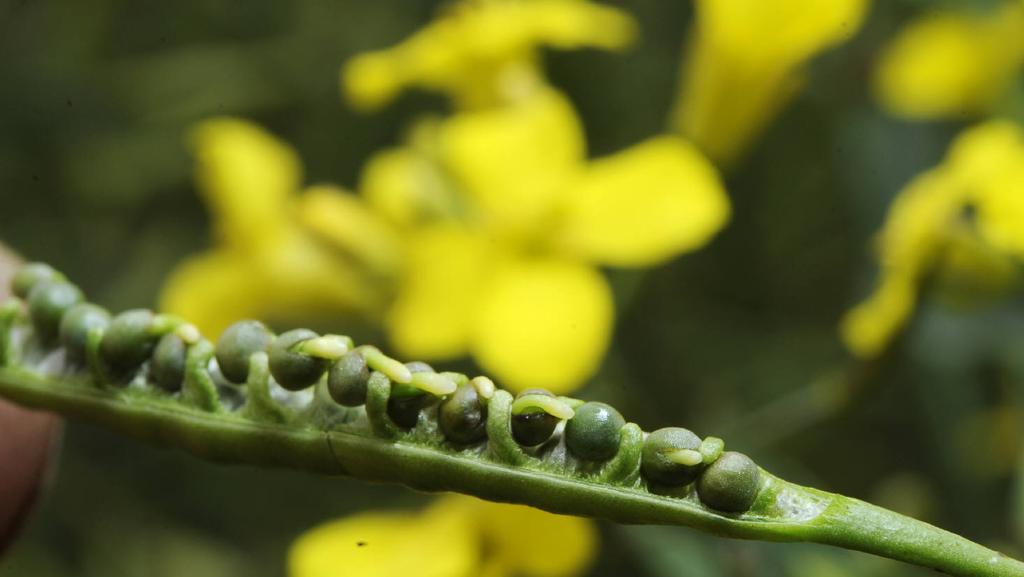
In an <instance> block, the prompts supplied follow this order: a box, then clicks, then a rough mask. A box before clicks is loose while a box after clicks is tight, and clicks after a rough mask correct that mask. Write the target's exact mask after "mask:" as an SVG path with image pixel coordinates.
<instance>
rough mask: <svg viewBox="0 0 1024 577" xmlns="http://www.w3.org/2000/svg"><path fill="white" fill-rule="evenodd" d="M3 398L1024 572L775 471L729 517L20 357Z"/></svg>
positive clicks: (330, 457)
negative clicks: (49, 369) (187, 400)
mask: <svg viewBox="0 0 1024 577" xmlns="http://www.w3.org/2000/svg"><path fill="white" fill-rule="evenodd" d="M254 366H255V365H254ZM0 395H2V396H4V397H7V398H9V399H12V400H14V401H16V402H19V403H21V404H24V405H28V406H32V407H37V408H42V409H48V410H55V411H58V412H61V413H64V414H66V415H68V416H72V417H77V418H81V419H83V420H87V421H90V422H93V423H97V424H100V425H104V426H107V427H110V428H113V429H116V430H118V431H121V432H124V433H126V434H129V435H132V436H135V437H138V438H141V439H143V440H146V441H150V442H154V443H157V444H162V445H170V446H176V447H180V448H183V449H185V450H187V451H190V452H192V453H194V454H196V455H197V456H200V457H203V458H206V459H211V460H217V461H229V462H245V463H250V464H255V465H265V466H286V467H293V468H301V469H307V470H312V471H317V472H323V473H331V474H344V475H351V476H354V477H358V478H361V479H366V480H373V481H384V482H395V483H401V484H404V485H407V486H410V487H413V488H417V489H421V490H426V491H456V492H460V493H467V494H470V495H475V496H477V497H481V498H484V499H489V500H494V501H503V502H514V503H522V504H525V505H531V506H534V507H538V508H541V509H545V510H548V511H552V512H556V513H565V514H573V515H581V516H590V517H602V518H607V519H610V520H613V521H617V522H622V523H642V524H669V525H682V526H688V527H693V528H696V529H700V530H703V531H708V532H711V533H714V534H717V535H722V536H726V537H734V538H741V539H759V540H768V541H809V542H817V543H824V544H829V545H835V546H839V547H844V548H848V549H855V550H859V551H864V552H868V553H873V554H875V555H880V556H884V557H889V558H892V559H898V560H901V561H906V562H909V563H914V564H917V565H922V566H926V567H931V568H934V569H937V570H939V571H943V572H946V573H948V574H950V575H962V576H968V575H978V576H991V577H1009V576H1024V564H1022V563H1020V562H1018V561H1015V560H1013V559H1010V558H1008V557H1005V556H1003V555H1001V554H999V553H996V552H994V551H992V550H990V549H987V548H985V547H983V546H981V545H979V544H976V543H973V542H971V541H969V540H967V539H964V538H963V537H960V536H957V535H954V534H952V533H949V532H947V531H944V530H942V529H938V528H936V527H933V526H931V525H928V524H926V523H923V522H920V521H915V520H913V519H910V518H908V517H904V516H902V515H899V514H897V513H894V512H891V511H887V510H885V509H882V508H879V507H875V506H873V505H869V504H867V503H864V502H861V501H858V500H855V499H850V498H847V497H843V496H840V495H834V494H831V493H826V492H824V491H819V490H816V489H810V488H806V487H801V486H799V485H795V484H792V483H789V482H786V481H784V480H782V479H779V478H777V477H775V476H773V475H771V474H769V473H767V472H764V471H762V479H763V481H762V486H761V489H760V491H759V496H758V500H757V502H756V503H755V504H754V506H753V507H752V508H751V510H750V511H748V512H746V513H743V514H722V513H718V512H715V511H713V510H710V509H708V508H707V507H704V506H702V505H701V504H700V502H699V500H698V499H697V497H696V495H695V494H694V492H693V491H692V490H691V491H686V492H682V493H678V494H658V493H657V492H654V491H650V490H646V489H645V488H644V487H643V486H642V484H641V483H640V482H639V481H636V480H631V481H629V482H624V483H619V484H616V483H609V482H602V481H600V480H599V478H598V477H597V476H586V475H575V474H565V473H562V472H559V471H557V470H553V469H552V468H551V467H550V466H549V465H546V464H545V463H542V462H540V460H537V459H532V460H530V459H527V460H526V461H525V462H523V463H521V464H519V465H511V464H508V463H505V462H501V461H500V460H497V459H495V458H494V457H493V456H491V455H490V454H488V453H484V454H480V453H479V452H473V451H469V450H466V451H454V450H452V449H451V448H449V447H445V446H442V445H440V444H435V443H431V442H425V441H424V439H423V438H419V437H416V436H415V435H413V434H407V435H405V436H399V437H398V438H395V439H386V438H381V437H379V436H375V435H374V434H373V433H372V430H371V429H370V428H369V427H367V426H366V425H365V423H362V424H359V425H357V424H356V422H352V423H350V424H345V423H341V424H335V425H334V426H332V427H330V428H328V429H324V428H321V427H318V426H316V425H315V424H314V423H312V422H307V423H305V424H302V423H299V422H298V421H285V422H276V423H275V422H266V421H260V420H253V419H251V418H247V417H245V416H244V415H242V414H240V413H241V412H236V413H232V412H225V411H223V410H213V411H210V410H202V409H199V408H196V407H195V406H189V405H186V404H183V403H181V402H180V401H179V400H177V399H175V398H172V397H170V396H166V397H155V396H153V394H152V393H151V392H150V391H146V390H141V389H137V388H134V387H128V388H113V387H109V386H97V385H96V384H95V383H93V382H90V381H89V380H88V379H85V378H82V377H76V376H73V375H66V374H62V375H59V376H44V375H41V374H39V373H37V372H35V371H30V370H27V369H24V368H21V367H16V366H8V367H0ZM495 398H496V399H497V398H502V396H501V395H498V396H496V397H495ZM506 402H507V401H506Z"/></svg>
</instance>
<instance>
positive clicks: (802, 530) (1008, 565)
mask: <svg viewBox="0 0 1024 577" xmlns="http://www.w3.org/2000/svg"><path fill="white" fill-rule="evenodd" d="M40 271H43V272H52V269H48V268H44V267H42V266H41V265H38V264H36V265H27V266H26V268H24V269H23V274H21V275H19V276H16V277H15V279H14V283H15V291H14V294H15V295H16V296H14V297H12V298H11V299H10V300H9V301H7V302H6V303H4V304H3V306H2V307H0V395H2V396H4V397H6V398H8V399H11V400H13V401H15V402H18V403H21V404H24V405H26V406H30V407H36V408H42V409H47V410H52V411H57V412H60V413H62V414H65V415H67V416H69V417H73V418H81V419H83V420H87V421H91V422H94V423H98V424H101V425H105V426H108V427H110V428H112V429H115V430H118V431H121V432H124V433H127V434H129V435H132V436H135V437H138V438H141V439H144V440H147V441H151V442H154V443H157V444H161V445H169V446H174V447H179V448H182V449H185V450H187V451H189V452H191V453H193V454H195V455H197V456H199V457H202V458H206V459H212V460H216V461H224V462H242V463H250V464H255V465H265V466H284V467H293V468H300V469H306V470H312V471H318V472H322V473H328V474H338V475H350V476H353V477H357V478H360V479H366V480H371V481H386V482H394V483H401V484H404V485H407V486H410V487H413V488H416V489H421V490H426V491H455V492H460V493H466V494H470V495H475V496H478V497H481V498H484V499H489V500H493V501H502V502H511V503H521V504H525V505H531V506H534V507H538V508H540V509H545V510H548V511H552V512H555V513H565V514H572V515H581V516H588V517H599V518H605V519H610V520H612V521H617V522H621V523H645V524H666V525H682V526H687V527H692V528H695V529H699V530H702V531H707V532H710V533H714V534H717V535H721V536H724V537H733V538H741V539H759V540H767V541H809V542H816V543H823V544H828V545H835V546H838V547H845V548H848V549H855V550H859V551H865V552H868V553H873V554H876V555H881V556H884V557H889V558H892V559H898V560H901V561H906V562H908V563H914V564H917V565H922V566H925V567H932V568H935V569H937V570H939V571H943V572H945V573H948V574H951V575H964V576H967V575H978V576H1024V564H1022V563H1020V562H1019V561H1016V560H1014V559H1011V558H1009V557H1006V556H1004V555H1002V554H1000V553H998V552H995V551H992V550H990V549H988V548H985V547H983V546H981V545H979V544H976V543H973V542H971V541H969V540H967V539H964V538H962V537H960V536H958V535H955V534H953V533H950V532H947V531H944V530H942V529H939V528H937V527H934V526H931V525H928V524H926V523H923V522H921V521H916V520H914V519H911V518H909V517H905V516H902V515H899V514H897V513H894V512H892V511H888V510H885V509H882V508H880V507H876V506H874V505H870V504H868V503H865V502H863V501H859V500H857V499H852V498H849V497H844V496H841V495H835V494H832V493H827V492H825V491H819V490H817V489H812V488H808V487H802V486H799V485H795V484H793V483H789V482H787V481H784V480H782V479H780V478H778V477H776V476H774V475H772V474H771V473H769V472H767V471H765V470H763V469H761V468H759V467H757V466H756V465H755V464H754V462H753V461H752V460H750V458H749V457H747V456H745V455H741V454H739V453H735V452H729V451H724V443H723V442H722V440H721V439H718V438H715V437H708V438H706V439H703V440H700V439H699V437H696V435H694V434H693V433H692V432H690V431H688V430H686V429H681V428H671V429H661V430H660V431H658V432H657V434H653V435H652V434H648V433H645V432H643V431H642V430H641V428H640V427H639V426H638V425H637V424H635V423H629V422H626V423H625V424H622V425H621V426H620V425H619V422H620V421H619V419H621V417H619V416H618V412H617V411H614V409H612V408H611V407H607V406H606V405H600V404H594V403H589V404H586V405H584V404H583V403H582V402H580V401H578V400H576V399H569V398H566V397H555V396H553V395H550V393H547V392H546V391H531V392H527V393H525V394H523V395H520V397H519V399H514V398H513V397H512V395H511V394H509V393H508V392H507V391H504V390H501V389H500V388H495V386H494V384H493V383H492V382H491V381H490V380H489V379H487V378H486V377H475V378H473V379H470V378H469V377H467V376H465V375H461V374H457V373H437V372H435V371H434V370H433V369H432V368H431V367H430V366H428V365H426V364H424V363H407V364H403V363H401V362H399V361H396V360H395V359H392V358H390V357H388V356H386V355H385V354H384V353H382V352H381V351H380V350H378V349H376V348H374V347H371V346H355V344H354V343H353V342H352V341H351V339H349V338H347V337H343V336H340V335H324V336H320V335H317V334H316V333H313V332H312V331H290V332H289V333H286V334H285V335H283V336H282V338H278V337H276V336H275V335H273V334H271V332H270V330H269V329H267V328H266V327H265V326H263V325H262V324H260V323H256V322H255V321H242V322H241V323H240V324H239V325H238V326H236V327H235V329H236V330H234V331H232V330H230V329H229V330H228V331H225V334H226V335H228V337H227V338H225V337H223V336H222V337H221V339H220V340H219V341H218V343H217V346H216V347H215V346H214V345H213V344H212V343H211V342H210V341H209V340H207V339H205V338H203V337H202V336H201V335H199V334H198V331H196V330H195V327H193V326H192V325H191V324H189V323H187V322H185V321H184V320H181V319H177V318H174V317H168V316H164V315H152V314H145V313H140V312H132V313H131V314H130V315H129V316H127V317H126V316H120V319H121V320H120V322H119V321H118V318H119V317H113V321H111V322H110V323H107V322H95V323H83V327H81V328H82V330H81V331H77V332H76V331H74V330H70V329H71V328H75V327H69V330H66V331H58V332H57V333H55V332H54V331H52V330H50V329H51V328H52V327H53V326H55V325H56V324H59V321H60V320H61V318H60V317H61V315H62V314H64V313H66V311H67V310H70V309H72V307H73V306H74V305H75V304H76V302H77V300H78V299H77V298H68V299H63V300H61V299H56V298H54V299H49V300H50V301H53V304H50V303H49V302H48V304H47V306H45V307H42V306H37V307H35V308H33V307H31V306H30V305H29V304H28V303H30V302H31V301H32V296H31V295H32V293H33V292H35V291H38V292H39V294H40V295H41V296H40V297H37V299H36V300H37V301H41V300H43V299H42V296H47V295H58V296H60V295H75V294H77V293H76V291H77V289H74V287H70V286H61V287H55V286H53V285H55V284H57V283H65V284H66V283H67V281H66V280H65V279H64V278H63V277H62V276H61V275H59V273H53V274H39V273H40ZM72 301H75V302H72ZM65 305H66V306H65ZM33 314H35V315H37V316H39V318H35V317H33ZM100 316H102V315H100ZM104 318H105V317H104ZM41 320H42V322H40V321H41ZM74 322H76V321H75V319H74V318H72V319H71V320H69V324H73V323H74ZM78 332H84V333H85V334H86V338H85V351H84V352H85V354H84V355H82V354H80V353H81V351H80V349H81V341H82V339H81V335H78ZM61 334H64V335H65V336H64V337H61V336H60V335H61ZM67 335H76V336H74V338H72V337H71V336H67ZM168 335H171V337H170V338H167V337H168ZM231 335H235V336H233V337H232V336H231ZM232 339H234V340H232ZM65 341H66V342H65ZM69 346H70V349H69ZM69 353H70V354H69ZM142 353H146V354H142ZM147 355H148V356H147ZM83 356H84V358H83ZM218 361H220V363H227V365H226V366H228V367H230V369H229V370H228V371H226V373H228V375H226V374H225V371H222V370H221V368H220V363H219V362H218ZM274 375H276V376H277V377H278V378H280V379H283V380H284V382H278V380H277V379H276V378H275V376H274ZM229 376H234V377H236V378H239V379H243V378H244V382H234V381H232V380H231V378H229ZM309 383H312V384H309ZM449 399H451V402H446V401H448V400H449ZM342 403H343V404H342ZM581 408H582V411H583V412H582V413H581V415H583V416H581V418H585V419H587V422H586V423H585V424H583V422H582V421H581V423H573V422H572V419H574V418H576V413H577V411H579V410H581ZM440 411H443V413H442V412H440ZM460 411H465V417H464V418H463V417H461V416H460V414H459V412H460ZM606 413H607V415H606ZM606 417H607V418H606ZM442 421H443V422H442ZM536 422H543V423H551V422H555V423H556V426H555V427H554V430H553V433H552V434H550V436H549V437H545V438H544V439H541V441H539V442H538V443H539V444H536V445H535V446H524V445H523V444H520V441H523V442H529V443H533V441H534V440H536V438H540V437H544V435H541V436H540V437H537V436H536V435H533V436H531V435H529V434H523V431H531V432H535V430H536V427H535V425H534V424H535V423H536ZM609 422H613V423H615V426H617V427H619V429H618V434H617V435H616V434H615V433H614V431H610V430H609V427H608V423H609ZM524 423H525V424H524ZM517 427H520V428H521V427H526V428H525V429H522V430H520V434H517V432H516V431H517ZM546 427H547V425H545V427H542V428H544V429H545V431H546ZM567 429H568V430H569V431H571V433H570V437H571V439H572V440H571V442H570V443H568V444H567V443H566V441H565V438H566V434H565V431H566V430H567ZM517 437H518V439H519V440H517ZM524 438H529V439H530V440H529V441H524ZM616 443H617V447H616V446H615V444H616ZM609 446H611V449H609ZM574 449H575V452H574ZM612 449H614V450H612ZM593 459H597V460H593Z"/></svg>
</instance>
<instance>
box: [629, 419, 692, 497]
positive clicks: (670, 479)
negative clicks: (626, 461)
mask: <svg viewBox="0 0 1024 577" xmlns="http://www.w3.org/2000/svg"><path fill="white" fill-rule="evenodd" d="M700 444H701V441H700V437H698V436H697V435H695V434H694V433H693V431H690V430H689V429H683V428H681V427H666V428H664V429H658V430H657V431H654V432H652V433H651V434H649V435H647V439H646V440H645V441H644V448H643V453H642V455H641V460H640V471H641V472H642V473H643V475H644V477H646V478H647V480H649V481H653V482H655V483H660V484H662V485H686V484H688V483H691V482H693V480H694V479H696V478H697V474H698V473H700V470H701V467H702V466H703V463H704V459H703V456H702V455H701V453H700Z"/></svg>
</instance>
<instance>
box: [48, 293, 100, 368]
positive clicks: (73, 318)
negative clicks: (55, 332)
mask: <svg viewBox="0 0 1024 577" xmlns="http://www.w3.org/2000/svg"><path fill="white" fill-rule="evenodd" d="M109 324H110V313H108V312H107V311H106V309H104V308H103V307H100V306H97V305H94V304H92V303H78V304H77V305H75V306H73V307H71V308H70V309H68V310H67V312H66V313H64V317H63V318H61V320H60V331H59V334H60V343H61V344H62V345H63V346H64V348H65V349H66V350H67V352H68V356H70V357H71V358H73V359H76V360H83V359H85V341H86V338H87V337H88V336H89V331H91V330H92V329H95V328H106V327H107V325H109Z"/></svg>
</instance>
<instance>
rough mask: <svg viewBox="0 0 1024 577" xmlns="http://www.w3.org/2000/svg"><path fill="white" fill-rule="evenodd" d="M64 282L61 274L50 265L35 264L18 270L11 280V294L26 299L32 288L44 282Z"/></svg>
mask: <svg viewBox="0 0 1024 577" xmlns="http://www.w3.org/2000/svg"><path fill="white" fill-rule="evenodd" d="M51 280H64V275H62V274H60V273H59V272H57V271H56V270H54V269H53V267H51V266H50V265H48V264H45V263H41V262H33V263H29V264H26V265H25V266H23V267H21V268H20V269H18V272H16V273H15V274H14V278H13V279H11V292H13V293H14V296H16V297H18V298H21V299H24V298H27V297H28V295H29V294H30V293H31V292H32V288H33V287H35V286H36V285H37V284H39V283H41V282H43V281H51Z"/></svg>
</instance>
